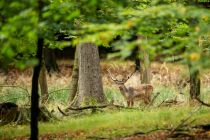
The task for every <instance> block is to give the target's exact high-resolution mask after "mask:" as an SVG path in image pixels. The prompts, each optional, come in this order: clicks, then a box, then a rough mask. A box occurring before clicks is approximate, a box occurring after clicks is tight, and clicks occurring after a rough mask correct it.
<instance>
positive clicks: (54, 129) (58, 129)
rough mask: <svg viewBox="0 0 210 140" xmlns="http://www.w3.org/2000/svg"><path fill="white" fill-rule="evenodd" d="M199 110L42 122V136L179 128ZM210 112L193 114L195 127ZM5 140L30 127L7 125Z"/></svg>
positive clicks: (111, 134)
mask: <svg viewBox="0 0 210 140" xmlns="http://www.w3.org/2000/svg"><path fill="white" fill-rule="evenodd" d="M196 108H197V107H187V106H185V107H183V106H182V107H171V108H168V107H163V108H153V109H148V110H144V111H140V110H121V111H109V112H106V113H97V114H93V115H87V116H82V117H79V118H71V117H69V118H65V119H64V120H62V121H52V122H48V123H40V125H39V129H40V134H41V135H42V134H46V133H63V132H68V133H72V134H74V133H76V132H77V131H82V132H83V135H81V136H80V135H78V136H77V138H79V137H83V138H84V137H89V136H96V137H97V136H98V137H106V138H110V137H118V136H125V135H129V134H133V133H135V132H146V131H149V130H153V129H157V128H173V127H176V126H177V125H178V124H179V123H180V122H181V120H182V119H184V118H186V117H187V116H188V115H189V114H190V113H191V112H192V111H193V110H195V109H196ZM209 116H210V109H209V108H206V107H202V108H201V109H200V110H199V111H197V112H196V113H194V114H193V115H192V118H191V119H190V120H193V119H196V121H195V122H194V123H193V124H192V125H195V124H207V123H210V118H209ZM0 129H1V131H0V139H1V138H11V139H12V138H14V137H18V136H28V135H29V126H25V125H23V126H12V125H7V126H3V127H0Z"/></svg>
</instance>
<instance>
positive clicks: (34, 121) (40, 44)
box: [30, 0, 44, 140]
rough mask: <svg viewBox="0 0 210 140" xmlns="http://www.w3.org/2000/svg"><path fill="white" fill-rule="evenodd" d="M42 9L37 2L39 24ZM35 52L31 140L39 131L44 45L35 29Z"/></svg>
mask: <svg viewBox="0 0 210 140" xmlns="http://www.w3.org/2000/svg"><path fill="white" fill-rule="evenodd" d="M42 8H43V1H42V0H37V13H38V16H39V19H38V23H40V22H41V17H42V14H41V11H42ZM37 31H38V34H37V39H38V40H37V52H36V58H37V59H38V62H39V63H38V65H36V66H35V67H34V71H33V77H32V91H31V122H30V124H31V125H30V126H31V136H30V139H31V140H38V135H39V129H38V116H39V112H40V109H39V93H38V92H39V74H40V71H41V67H42V66H41V65H42V64H41V63H42V48H43V45H44V39H43V37H42V34H41V29H40V28H39V27H38V28H37Z"/></svg>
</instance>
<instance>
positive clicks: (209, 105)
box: [195, 97, 210, 107]
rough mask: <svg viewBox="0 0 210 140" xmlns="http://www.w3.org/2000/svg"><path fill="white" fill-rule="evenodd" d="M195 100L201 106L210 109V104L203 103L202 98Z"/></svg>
mask: <svg viewBox="0 0 210 140" xmlns="http://www.w3.org/2000/svg"><path fill="white" fill-rule="evenodd" d="M195 99H196V100H197V101H198V102H199V103H200V104H201V105H204V106H207V107H210V104H208V103H205V102H203V101H202V100H201V99H200V98H198V97H197V98H195Z"/></svg>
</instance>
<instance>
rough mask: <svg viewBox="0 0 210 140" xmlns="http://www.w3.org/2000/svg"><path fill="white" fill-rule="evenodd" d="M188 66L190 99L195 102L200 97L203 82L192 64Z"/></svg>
mask: <svg viewBox="0 0 210 140" xmlns="http://www.w3.org/2000/svg"><path fill="white" fill-rule="evenodd" d="M188 66H189V71H190V99H191V100H194V99H196V98H198V97H199V96H200V85H201V80H200V77H199V70H193V69H192V65H191V64H189V65H188Z"/></svg>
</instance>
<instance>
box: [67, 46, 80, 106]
mask: <svg viewBox="0 0 210 140" xmlns="http://www.w3.org/2000/svg"><path fill="white" fill-rule="evenodd" d="M78 79H79V66H78V47H76V51H75V56H74V67H73V71H72V76H71V82H70V91H69V93H70V94H69V100H68V103H69V104H71V103H72V101H73V99H74V98H75V96H76V93H77V89H78Z"/></svg>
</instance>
